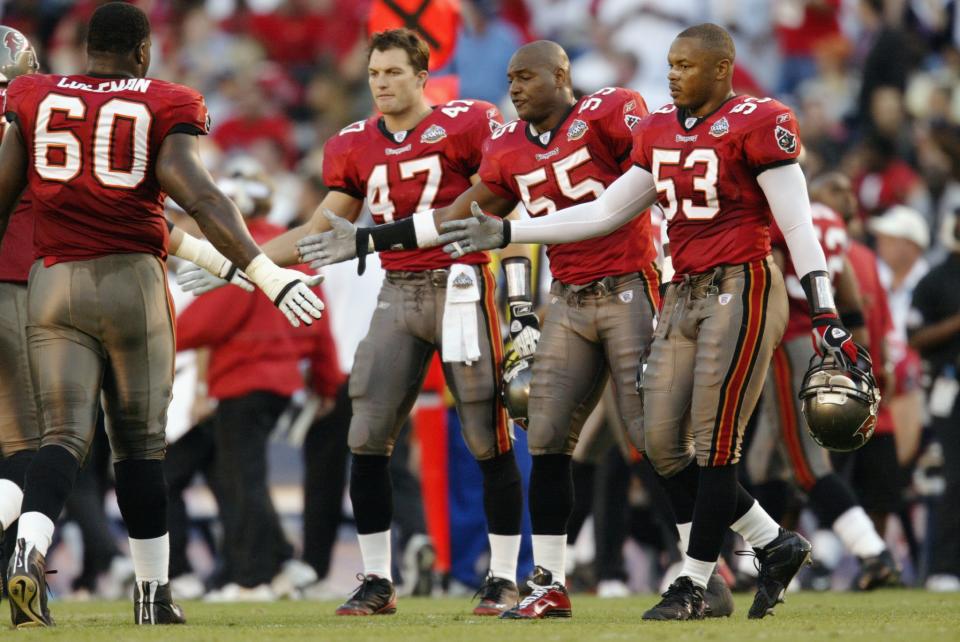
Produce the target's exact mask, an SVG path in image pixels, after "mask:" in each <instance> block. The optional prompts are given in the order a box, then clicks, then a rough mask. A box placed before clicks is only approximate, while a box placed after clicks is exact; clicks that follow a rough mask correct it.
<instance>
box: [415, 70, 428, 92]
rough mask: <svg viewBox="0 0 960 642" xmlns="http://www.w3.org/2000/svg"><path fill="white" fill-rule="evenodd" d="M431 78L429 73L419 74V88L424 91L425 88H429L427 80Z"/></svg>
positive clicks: (420, 72) (419, 72)
mask: <svg viewBox="0 0 960 642" xmlns="http://www.w3.org/2000/svg"><path fill="white" fill-rule="evenodd" d="M429 76H430V74H429V73H428V72H427V71H418V72H417V86H418V87H420V89H423V88H424V87H426V86H427V78H428V77H429Z"/></svg>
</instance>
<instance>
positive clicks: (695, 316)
mask: <svg viewBox="0 0 960 642" xmlns="http://www.w3.org/2000/svg"><path fill="white" fill-rule="evenodd" d="M733 60H734V47H733V41H732V39H731V38H730V35H729V34H728V33H727V32H726V31H724V30H723V29H722V28H721V27H718V26H716V25H709V24H706V25H698V26H695V27H691V28H689V29H687V30H685V31H683V32H682V33H680V34H679V36H678V37H677V38H676V39H675V40H674V42H673V44H672V45H671V48H670V52H669V55H668V62H669V68H670V71H669V74H668V79H669V82H670V90H671V95H672V96H673V98H674V104H672V105H669V106H667V107H664V108H663V109H660V110H658V111H657V112H655V113H653V114H651V115H650V116H649V117H648V118H647V119H645V120H644V121H643V122H641V123H640V124H639V125H638V126H637V128H636V129H635V132H634V133H635V138H634V145H633V160H634V163H635V165H636V166H635V167H633V168H631V169H630V170H629V171H627V172H626V173H625V174H624V175H623V176H622V177H620V178H619V179H617V180H616V181H615V182H614V183H612V184H611V185H610V186H609V187H608V188H607V190H606V191H605V192H604V193H603V194H602V195H601V196H600V197H599V198H598V199H597V200H596V201H594V202H593V203H588V204H583V205H577V206H574V207H571V208H568V209H566V210H564V211H560V212H557V213H555V214H552V215H549V216H546V217H542V218H539V219H533V220H530V221H519V222H510V221H501V220H500V219H496V218H492V217H485V216H479V217H474V218H473V219H471V220H467V221H453V222H449V223H445V224H444V225H443V229H444V230H445V234H444V235H443V237H442V239H441V240H444V241H448V242H449V245H448V246H447V247H448V249H449V250H450V251H452V252H453V253H454V254H458V253H459V252H460V251H473V250H478V249H488V248H490V247H496V246H499V245H503V244H505V243H507V242H511V241H512V242H524V243H527V242H547V243H558V242H569V241H575V240H581V239H585V238H591V237H594V236H600V235H604V234H609V233H610V232H611V231H612V230H614V229H617V228H618V227H619V226H620V225H622V224H624V223H625V222H627V221H629V220H631V219H632V218H633V217H634V216H636V213H637V211H639V210H642V209H643V208H644V207H648V206H649V205H651V204H652V203H654V202H657V201H659V203H660V205H661V207H662V208H663V209H664V213H665V214H666V216H667V219H668V230H669V235H670V242H671V251H672V255H673V261H674V266H675V269H676V270H677V275H676V276H675V277H674V281H673V283H671V284H670V285H669V287H668V288H667V291H666V294H665V297H664V300H663V302H662V305H661V315H660V319H659V323H658V325H657V330H656V332H655V333H654V339H653V343H652V345H651V352H650V356H649V358H648V360H647V364H646V370H645V373H644V376H643V379H642V387H643V393H642V395H643V416H644V434H645V445H646V451H647V456H648V457H649V458H650V461H651V462H652V463H653V465H654V467H655V468H656V469H657V471H658V472H659V473H660V474H661V475H663V476H664V477H667V478H669V482H670V483H668V484H667V487H668V492H670V496H671V500H672V503H673V505H674V509H675V510H676V512H677V518H678V519H679V520H681V522H682V521H683V520H684V518H685V517H686V518H687V519H689V520H690V522H688V523H690V525H689V526H688V527H687V528H689V546H688V547H687V558H686V559H685V562H684V567H683V570H682V572H681V576H680V577H679V578H678V579H677V580H676V581H675V582H674V583H673V584H672V585H671V587H670V589H669V590H668V591H667V592H666V593H665V594H664V596H663V600H662V601H661V602H660V603H659V604H658V605H657V606H655V607H654V608H652V609H650V610H649V611H648V612H647V613H646V614H645V615H644V617H646V618H651V619H694V618H699V617H702V616H703V589H704V587H705V586H706V583H707V580H708V578H709V576H710V573H711V572H712V571H713V567H714V565H715V562H716V559H717V556H718V554H719V552H720V546H721V543H722V540H723V535H724V531H725V530H726V529H727V527H728V526H732V527H733V528H734V529H735V530H737V531H739V532H741V533H745V534H746V535H747V539H748V540H749V541H751V543H753V544H754V545H755V547H756V548H757V555H758V558H759V560H760V564H761V570H760V577H759V588H758V591H757V595H756V597H755V600H754V604H753V606H752V607H751V609H750V613H749V615H750V616H751V617H763V616H764V615H766V614H767V613H768V612H769V610H770V609H772V608H773V606H774V605H775V604H776V603H777V601H778V600H779V599H780V597H781V595H782V592H783V590H784V589H785V588H786V586H787V584H788V583H789V581H790V579H791V578H792V577H793V575H794V574H795V573H796V571H797V570H799V568H800V566H801V565H802V564H803V563H804V562H805V561H806V560H807V559H808V557H809V551H810V547H809V543H807V542H806V541H805V540H803V539H802V538H801V537H800V536H798V535H795V534H793V533H788V532H780V531H779V529H778V527H777V526H776V523H775V522H773V521H772V520H771V519H770V518H769V516H768V515H766V514H765V513H764V512H763V511H762V509H760V508H759V505H758V504H756V502H755V501H754V500H753V498H752V497H750V495H749V494H748V493H747V492H746V491H745V490H743V489H742V488H739V487H738V484H737V476H736V463H737V461H738V460H739V457H740V442H741V438H742V434H743V430H744V428H745V425H746V422H747V419H748V418H749V417H750V415H751V413H752V412H753V408H754V406H755V404H756V402H757V398H758V396H759V394H760V389H761V387H762V385H763V381H764V378H765V376H766V372H767V368H768V366H769V363H770V357H771V354H772V352H773V349H774V348H775V347H776V345H777V343H778V342H779V340H780V337H781V335H782V334H783V331H784V327H785V325H786V321H787V302H786V293H785V291H784V285H783V278H782V276H781V275H780V272H779V270H778V269H777V268H776V266H775V265H774V264H773V262H772V259H771V258H770V256H769V255H770V233H769V224H770V216H771V213H772V215H773V217H774V218H775V219H776V220H777V222H778V223H779V225H780V228H781V229H782V230H783V232H784V236H785V238H786V242H787V245H788V247H789V248H790V253H791V258H792V260H793V263H794V265H795V267H796V271H797V274H799V275H801V276H802V278H801V282H802V283H803V284H804V290H805V292H806V293H807V299H808V302H809V304H810V307H811V314H812V315H813V318H814V321H813V323H814V327H815V330H816V331H817V334H818V336H819V341H818V349H821V350H829V351H831V352H832V353H833V354H834V356H835V357H836V358H838V359H841V360H845V359H854V358H856V349H855V348H854V346H853V341H852V339H851V337H850V334H849V332H847V331H846V330H845V329H844V328H843V327H842V325H841V324H840V321H839V319H838V316H837V313H836V310H835V308H834V305H833V300H832V295H831V291H830V287H829V278H828V276H827V272H826V261H825V259H824V256H823V251H822V250H821V248H820V245H819V244H818V243H817V240H816V237H815V235H814V232H813V225H812V222H811V218H810V208H809V200H808V198H807V194H806V183H805V181H804V179H803V174H802V172H801V171H800V169H799V166H798V165H797V164H796V157H797V155H798V154H799V152H800V141H799V136H798V133H797V129H796V120H795V117H794V116H793V114H792V113H790V111H789V110H788V109H787V108H785V107H784V106H783V105H781V104H779V103H777V102H776V101H773V100H770V99H755V98H750V97H743V96H736V95H735V94H734V93H733V91H732V88H731V78H732V71H733ZM454 243H456V244H458V245H459V249H458V248H457V247H456V246H454ZM684 488H686V489H687V492H686V493H683V492H680V491H681V490H682V489H684ZM690 497H693V498H694V499H693V502H692V505H691V502H690V501H689V498H690ZM681 534H682V533H681Z"/></svg>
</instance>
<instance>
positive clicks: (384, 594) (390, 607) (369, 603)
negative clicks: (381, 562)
mask: <svg viewBox="0 0 960 642" xmlns="http://www.w3.org/2000/svg"><path fill="white" fill-rule="evenodd" d="M357 579H358V580H359V581H360V587H359V588H358V589H357V590H356V591H354V592H353V595H351V596H350V599H349V600H347V601H346V602H344V603H343V604H341V605H340V606H339V607H338V608H337V615H393V614H394V613H396V612H397V591H396V589H395V588H393V582H391V581H390V580H388V579H386V578H384V577H377V576H376V575H357Z"/></svg>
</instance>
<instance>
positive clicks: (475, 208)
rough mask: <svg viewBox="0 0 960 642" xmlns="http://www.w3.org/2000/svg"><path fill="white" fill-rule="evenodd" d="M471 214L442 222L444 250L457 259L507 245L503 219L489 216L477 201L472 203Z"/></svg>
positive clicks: (441, 240) (441, 236)
mask: <svg viewBox="0 0 960 642" xmlns="http://www.w3.org/2000/svg"><path fill="white" fill-rule="evenodd" d="M470 214H471V216H470V217H469V218H465V219H460V220H456V221H445V222H443V223H441V224H440V243H441V244H442V245H443V251H444V252H446V253H447V254H449V255H450V256H451V257H453V258H455V259H458V258H460V257H461V256H463V255H464V254H470V253H471V252H482V251H484V250H492V249H495V248H500V247H503V246H504V245H505V243H504V222H503V219H500V218H497V217H495V216H487V215H486V214H484V213H483V210H482V209H480V206H479V205H478V204H477V202H476V201H473V202H472V203H470Z"/></svg>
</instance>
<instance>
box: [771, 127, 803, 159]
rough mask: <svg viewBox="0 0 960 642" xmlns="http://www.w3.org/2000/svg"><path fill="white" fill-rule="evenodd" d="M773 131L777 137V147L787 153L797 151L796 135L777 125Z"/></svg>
mask: <svg viewBox="0 0 960 642" xmlns="http://www.w3.org/2000/svg"><path fill="white" fill-rule="evenodd" d="M773 133H774V135H775V136H776V137H777V147H779V148H780V149H782V150H783V151H785V152H787V153H788V154H792V153H794V152H795V151H797V137H796V136H794V135H793V132H792V131H790V130H789V129H787V128H785V127H781V126H780V125H777V128H776V129H775V130H774V132H773Z"/></svg>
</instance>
